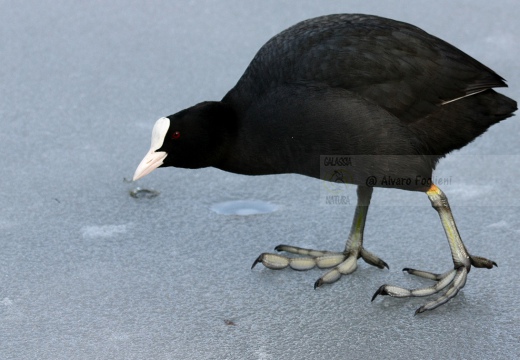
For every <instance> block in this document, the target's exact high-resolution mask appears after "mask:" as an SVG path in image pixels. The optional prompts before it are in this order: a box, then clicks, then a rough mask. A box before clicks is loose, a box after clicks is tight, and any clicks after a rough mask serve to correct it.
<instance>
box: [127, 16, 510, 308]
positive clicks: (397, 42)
mask: <svg viewBox="0 0 520 360" xmlns="http://www.w3.org/2000/svg"><path fill="white" fill-rule="evenodd" d="M505 86H507V85H506V83H505V82H504V79H502V78H501V77H500V76H499V75H497V74H496V73H495V72H494V71H493V70H491V69H489V68H488V67H486V66H485V65H483V64H481V63H480V62H478V61H477V60H475V59H473V58H471V57H470V56H468V55H467V54H465V53H464V52H462V51H460V50H458V49H457V48H455V47H453V46H452V45H450V44H448V43H446V42H444V41H443V40H441V39H439V38H436V37H434V36H432V35H430V34H428V33H426V32H424V31H423V30H421V29H419V28H417V27H415V26H412V25H410V24H406V23H403V22H398V21H394V20H390V19H385V18H381V17H377V16H370V15H361V14H338V15H328V16H322V17H318V18H314V19H310V20H306V21H303V22H300V23H298V24H296V25H294V26H292V27H290V28H288V29H287V30H285V31H283V32H281V33H280V34H278V35H276V36H274V37H273V38H272V39H271V40H269V41H268V42H267V43H266V44H265V45H264V46H263V47H262V48H261V49H260V50H259V51H258V53H257V54H256V55H255V57H254V59H253V60H252V61H251V63H250V65H249V66H248V68H247V69H246V71H245V73H244V74H243V76H242V77H241V78H240V80H239V81H238V83H237V84H236V85H235V87H234V88H233V89H231V90H230V91H229V92H228V93H227V94H226V95H225V96H224V98H223V99H222V100H221V101H213V102H204V103H200V104H197V105H195V106H193V107H191V108H188V109H185V110H183V111H181V112H178V113H176V114H174V115H171V116H168V117H167V118H166V119H164V120H160V121H162V122H161V126H158V125H156V127H157V129H158V130H156V129H155V128H154V134H155V133H157V134H160V136H159V135H157V136H156V137H160V138H161V139H162V140H163V142H162V143H158V142H157V141H158V140H157V141H156V146H155V147H154V140H152V149H151V150H150V154H165V155H161V156H160V163H158V162H159V161H157V162H155V163H154V166H153V168H155V167H158V166H162V167H166V166H176V167H185V168H200V167H207V166H213V167H216V168H219V169H222V170H226V171H230V172H234V173H238V174H246V175H263V174H280V173H297V174H302V175H307V176H311V177H315V178H320V177H322V173H321V170H320V169H321V168H320V165H321V161H322V158H323V156H325V155H333V156H335V155H337V156H341V155H348V156H354V157H355V164H354V166H353V167H352V168H351V169H349V172H350V175H351V176H350V177H349V182H351V183H354V184H356V185H359V189H358V195H359V200H358V210H359V211H358V210H357V211H356V215H355V219H354V220H355V221H354V224H353V229H352V230H351V235H350V237H349V242H348V243H347V247H346V249H345V251H344V252H342V253H328V252H319V253H318V252H317V253H313V254H314V255H312V254H310V255H311V257H310V258H311V259H313V260H312V261H311V260H309V262H308V263H306V266H307V268H308V267H309V266H310V265H313V266H314V265H316V264H318V266H319V261H320V259H321V258H322V257H327V256H330V257H332V256H336V255H337V254H340V255H337V256H339V257H341V256H343V260H342V262H341V263H340V264H339V265H338V264H336V265H334V266H335V267H334V269H333V270H332V271H331V272H333V271H335V269H336V268H338V269H339V270H338V271H339V273H341V274H345V273H349V272H348V271H347V272H344V271H342V269H341V266H342V265H341V264H343V263H345V262H348V261H349V260H348V259H349V257H356V259H357V258H359V257H362V258H363V259H364V260H366V261H367V262H369V263H371V264H373V265H376V266H379V267H383V266H384V265H386V263H384V262H383V261H382V260H380V259H379V258H377V257H376V256H375V255H373V254H370V253H368V252H366V251H365V250H364V248H363V247H362V235H363V227H364V220H365V217H366V210H367V209H368V204H369V202H370V196H371V194H372V190H371V189H367V188H366V186H365V185H366V179H367V178H368V177H372V176H373V177H375V178H376V179H378V180H380V179H382V178H383V177H387V178H388V177H390V178H392V177H393V178H410V179H416V178H417V177H421V178H426V179H431V177H432V171H433V170H434V168H435V165H436V164H437V162H438V160H439V159H440V158H442V157H443V156H445V155H446V154H447V153H449V152H451V151H453V150H456V149H459V148H461V147H463V146H465V145H466V144H468V143H469V142H471V141H472V140H474V139H475V138H476V137H477V136H479V135H481V134H482V133H484V132H485V131H486V130H487V129H488V128H489V127H490V126H492V125H493V124H495V123H497V122H499V121H501V120H503V119H506V118H507V117H510V116H512V114H513V112H514V111H515V110H516V102H515V101H513V100H512V99H509V98H508V97H506V96H504V95H501V94H499V93H497V92H495V91H494V90H493V88H498V87H505ZM158 123H159V121H158ZM159 128H160V129H159ZM150 156H152V155H150ZM145 160H146V158H145ZM145 160H143V163H144V162H145ZM143 163H141V165H140V167H139V168H138V170H137V171H136V176H135V178H136V179H137V178H139V177H142V176H144V175H145V174H147V173H148V172H150V171H151V170H150V168H151V165H146V164H144V165H143ZM149 164H150V162H149ZM147 166H148V167H147ZM145 168H146V170H143V169H145ZM153 168H152V170H153ZM325 180H327V179H325ZM372 185H373V186H374V185H375V186H376V187H377V186H384V187H395V188H400V189H406V190H415V191H424V192H426V193H427V194H428V196H429V197H430V200H431V201H432V205H434V207H435V208H436V209H437V211H439V215H440V216H441V220H443V225H444V226H445V229H446V226H447V225H446V224H445V222H446V221H448V222H450V221H452V220H450V219H452V217H451V212H450V211H448V212H446V211H445V210H443V209H441V208H440V207H439V205H438V204H440V203H439V201H437V200H438V197H440V198H441V199H442V201H445V203H446V205H447V199H446V198H445V196H444V194H443V193H442V192H441V191H440V189H438V188H437V187H435V185H434V184H432V183H430V182H427V183H424V182H420V183H416V182H412V183H411V184H403V183H399V184H395V183H391V184H388V183H383V182H381V181H379V182H377V183H376V184H372ZM436 204H437V205H436ZM448 210H449V207H448ZM356 221H357V223H356ZM360 221H361V222H362V226H360V225H359V224H360ZM452 222H453V229H451V230H450V231H452V232H455V233H456V234H455V235H450V234H448V230H447V234H448V240H449V241H450V246H452V254H453V252H454V251H455V252H456V250H454V249H455V248H456V247H457V246H458V247H459V248H461V249H462V248H463V250H464V251H462V250H460V253H456V254H455V255H453V256H454V263H455V266H454V270H453V274H455V275H453V276H455V280H456V279H458V278H457V276H462V275H460V274H461V273H460V271H459V270H460V269H462V267H464V268H466V273H467V272H469V269H470V267H471V265H473V266H477V267H490V266H492V264H493V262H490V261H488V262H485V261H484V260H485V259H483V260H482V262H479V261H477V260H474V259H476V258H477V257H472V256H471V255H469V253H467V251H466V250H465V247H464V245H462V241H461V240H460V238H457V237H458V232H457V230H456V227H455V225H454V224H455V223H454V221H452ZM355 224H358V225H357V226H354V225H355ZM450 236H452V237H451V238H450ZM351 239H355V240H351ZM359 239H361V240H360V241H359ZM349 243H350V245H349ZM354 243H355V244H354ZM453 244H455V245H456V246H454V245H453ZM279 249H281V250H285V251H289V252H293V253H297V254H303V255H306V254H307V253H306V252H305V251H304V250H306V249H300V248H294V247H287V246H282V247H279ZM295 249H296V250H295ZM364 251H365V253H363V252H364ZM332 254H336V255H332ZM317 258H320V259H318V260H316V259H317ZM455 258H457V259H458V260H460V261H458V260H456V259H455ZM466 258H467V259H466ZM465 259H466V260H467V261H466V260H465ZM479 259H481V258H479ZM470 260H471V261H470ZM305 261H306V260H302V263H304V262H305ZM257 262H262V263H263V264H264V265H266V266H268V267H270V268H281V267H285V266H288V265H290V266H291V267H293V268H297V265H295V264H296V260H292V259H289V258H285V257H283V256H280V255H274V254H262V255H261V256H260V257H259V258H258V259H257ZM286 262H287V264H285V263H286ZM255 264H256V262H255ZM284 265H285V266H284ZM479 265H482V266H479ZM354 269H355V268H354ZM349 271H350V270H349ZM352 271H353V270H352ZM350 272H351V271H350ZM411 272H412V273H415V274H416V275H419V276H423V277H428V276H429V275H424V274H425V273H424V272H419V271H415V270H413V271H411ZM428 274H429V273H428ZM339 276H340V275H338V276H337V277H338V278H339ZM449 276H451V275H449ZM326 277H327V275H326V276H324V277H322V278H320V280H318V285H321V284H322V283H326V282H332V281H335V280H337V278H334V279H332V281H328V280H327V281H326ZM429 278H432V277H429ZM323 279H325V280H323ZM321 280H323V281H321ZM329 280H330V279H329ZM437 280H439V279H437ZM455 280H453V281H452V284H451V285H450V286H451V287H454V288H455V289H456V291H454V292H455V294H456V292H457V291H458V290H459V289H460V288H461V287H462V286H464V284H462V286H460V283H459V284H458V285H453V283H454V282H456V281H455ZM320 281H321V282H320ZM441 282H442V281H441ZM464 282H465V277H464ZM457 286H458V288H457ZM385 289H386V290H385ZM385 289H383V290H381V289H380V291H379V294H390V295H394V296H419V295H417V294H418V292H417V291H416V292H415V293H414V291H415V290H414V291H410V293H409V294H408V293H406V295H404V293H403V292H401V293H399V291H398V290H395V289H401V288H397V287H389V288H385ZM388 289H390V290H388ZM440 290H441V289H436V291H435V292H438V291H440ZM450 296H451V295H450ZM450 296H448V295H445V296H444V297H441V299H443V300H444V298H447V300H449V298H451V297H452V296H451V297H450ZM453 296H454V295H453ZM447 300H446V301H447ZM430 304H431V303H430ZM430 304H428V305H426V307H425V308H424V309H422V310H421V311H424V310H428V309H429V308H433V307H435V306H438V304H436V305H435V306H433V307H431V306H429V305H430Z"/></svg>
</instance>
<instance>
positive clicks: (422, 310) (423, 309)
mask: <svg viewBox="0 0 520 360" xmlns="http://www.w3.org/2000/svg"><path fill="white" fill-rule="evenodd" d="M425 311H426V309H425V308H424V306H421V307H420V308H418V309H417V310H415V313H414V314H413V316H415V315H417V314H420V313H423V312H425Z"/></svg>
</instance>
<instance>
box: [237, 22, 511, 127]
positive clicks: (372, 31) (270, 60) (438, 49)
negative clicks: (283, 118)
mask: <svg viewBox="0 0 520 360" xmlns="http://www.w3.org/2000/svg"><path fill="white" fill-rule="evenodd" d="M287 83H289V84H315V83H318V84H323V85H327V86H330V87H334V88H343V89H347V90H350V91H353V92H355V93H357V94H359V95H361V96H362V97H364V98H366V99H369V100H370V101H372V102H374V103H376V104H378V105H379V106H381V107H383V108H384V109H386V110H388V111H389V112H390V113H392V114H393V115H395V116H397V117H398V118H399V119H400V120H401V121H403V122H413V121H416V120H418V119H420V118H422V117H424V116H425V115H427V114H428V113H430V112H431V111H432V110H433V109H434V107H435V106H438V105H440V104H442V103H444V102H448V101H451V100H453V99H457V98H460V97H462V96H465V95H468V94H471V93H475V92H478V91H482V90H484V89H488V88H493V87H504V86H507V85H506V84H505V83H504V81H503V79H502V78H501V77H500V76H499V75H497V74H496V73H495V72H494V71H492V70H491V69H489V68H488V67H486V66H484V65H483V64H481V63H480V62H478V61H476V60H475V59H473V58H472V57H470V56H468V55H467V54H465V53H463V52H462V51H460V50H458V49H457V48H455V47H453V46H452V45H450V44H448V43H446V42H445V41H443V40H441V39H439V38H436V37H434V36H432V35H429V34H428V33H426V32H424V31H423V30H421V29H419V28H417V27H415V26H413V25H410V24H407V23H403V22H398V21H395V20H390V19H386V18H381V17H377V16H371V15H360V14H336V15H327V16H322V17H318V18H314V19H309V20H306V21H302V22H300V23H298V24H296V25H294V26H292V27H290V28H288V29H287V30H285V31H283V32H281V33H280V34H278V35H276V36H275V37H273V38H272V39H271V40H269V41H268V42H267V43H266V44H265V45H264V46H263V47H262V48H261V49H260V50H259V51H258V53H257V54H256V56H255V57H254V59H253V60H252V61H251V64H250V65H249V67H248V68H247V70H246V71H245V73H244V75H243V76H242V77H241V79H240V80H239V82H238V83H237V85H236V87H235V88H234V89H233V90H231V92H230V93H229V94H228V96H227V98H233V99H234V101H236V102H237V103H238V105H239V106H241V107H244V108H247V106H249V104H250V102H252V101H254V100H255V99H257V98H258V97H261V96H263V95H264V94H266V93H267V92H269V91H271V90H272V89H273V88H275V87H277V86H280V85H281V84H287Z"/></svg>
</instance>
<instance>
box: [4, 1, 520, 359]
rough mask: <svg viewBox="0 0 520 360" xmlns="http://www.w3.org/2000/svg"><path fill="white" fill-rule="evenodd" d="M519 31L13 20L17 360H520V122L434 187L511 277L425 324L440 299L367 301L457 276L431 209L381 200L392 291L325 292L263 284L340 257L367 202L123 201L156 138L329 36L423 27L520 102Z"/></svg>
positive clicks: (189, 192) (242, 191)
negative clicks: (165, 121) (278, 58)
mask: <svg viewBox="0 0 520 360" xmlns="http://www.w3.org/2000/svg"><path fill="white" fill-rule="evenodd" d="M519 10H520V4H519V3H518V1H514V0H504V1H494V2H490V1H487V0H475V1H457V2H454V1H448V0H442V1H435V2H432V1H413V2H412V1H407V2H403V1H393V0H392V1H384V2H374V1H348V2H347V1H302V0H288V1H283V2H282V1H276V0H264V1H255V2H246V1H240V0H223V1H209V0H207V1H206V0H204V1H154V2H153V3H152V2H142V3H138V2H132V3H131V4H130V3H129V2H126V1H110V2H89V1H83V2H79V1H76V2H64V1H2V2H0V34H1V39H2V41H0V64H1V69H0V98H1V99H2V101H1V105H0V118H1V121H0V151H1V155H2V156H1V160H0V164H1V170H2V181H1V185H2V186H0V198H1V199H2V204H3V205H2V206H1V207H0V234H1V235H0V248H1V255H0V359H344V358H348V359H362V358H380V359H383V358H394V359H419V358H421V359H435V358H445V359H469V358H478V359H513V358H519V357H520V315H519V312H518V307H519V300H518V299H519V298H520V290H519V286H518V284H519V283H520V271H519V270H518V269H519V259H520V246H519V245H518V244H519V238H520V211H519V210H520V207H519V204H518V194H519V193H520V185H519V184H520V182H519V179H520V170H519V169H520V150H519V149H520V147H519V146H518V145H519V140H518V135H519V133H520V123H519V119H518V117H514V118H511V119H508V120H506V121H504V122H503V123H501V124H498V125H496V126H494V127H493V128H491V129H490V130H489V131H488V132H487V133H486V134H485V135H484V136H483V137H481V138H479V139H477V140H476V141H475V142H473V143H472V144H470V145H469V146H467V147H466V148H464V149H463V150H461V151H458V152H457V153H455V154H452V155H450V156H448V157H447V158H446V159H444V160H442V161H441V163H440V165H439V166H438V169H437V171H436V173H435V174H436V176H438V177H439V178H440V179H442V180H441V181H443V182H444V183H445V185H444V186H442V189H443V190H444V192H445V193H446V194H447V196H448V198H449V200H450V203H451V207H452V210H453V212H454V216H455V219H456V220H457V224H458V227H459V230H460V232H461V235H462V238H463V239H464V241H465V243H466V245H467V246H468V248H469V250H470V252H472V253H473V254H476V255H481V256H485V257H488V258H490V259H493V260H494V261H496V262H497V263H498V265H499V267H498V268H494V269H493V270H481V269H474V270H473V271H472V272H471V273H470V274H469V278H468V283H467V284H466V287H465V288H464V289H463V290H462V291H461V293H460V294H459V295H458V296H457V297H456V298H455V299H454V300H452V301H451V302H449V303H448V304H447V305H445V306H442V307H441V308H439V309H436V310H435V311H432V312H428V313H424V314H421V315H418V316H415V317H414V316H413V313H414V311H415V309H416V308H418V307H419V306H420V305H421V304H423V303H424V302H425V299H407V300H403V299H393V298H388V297H385V298H378V299H376V300H375V301H374V302H372V303H371V302H370V298H371V296H372V294H373V293H374V291H375V290H376V289H377V288H378V287H379V286H380V285H382V284H384V283H394V284H399V285H403V286H409V287H414V286H421V285H426V284H427V283H428V282H427V281H426V280H421V279H417V278H414V277H412V276H407V275H406V274H403V273H402V272H401V269H402V268H404V267H413V268H419V269H429V270H432V271H438V272H441V271H444V270H447V269H448V268H449V267H451V266H452V263H451V258H450V254H449V248H448V244H447V241H446V239H445V235H444V233H443V230H442V227H441V224H440V222H439V219H438V215H437V213H436V212H435V211H434V210H433V209H432V208H431V205H430V202H429V201H428V199H427V197H426V196H425V195H424V194H420V193H411V192H404V191H398V190H383V189H376V190H375V191H374V196H373V200H372V204H373V206H372V207H371V208H370V212H369V215H368V220H367V226H366V231H365V245H366V247H367V248H368V249H369V250H370V251H372V252H374V253H375V254H378V255H379V256H381V257H382V258H383V259H384V260H385V261H386V262H387V263H388V264H389V265H390V270H379V269H376V268H374V267H371V266H369V265H367V264H365V263H362V262H361V263H360V266H359V268H358V270H357V271H356V272H355V273H354V274H352V275H350V276H349V277H345V278H343V279H341V280H340V281H339V282H337V283H335V284H333V285H331V286H324V287H322V288H319V289H317V290H313V284H314V281H315V280H316V279H317V278H318V277H319V276H320V275H321V274H322V273H323V271H322V270H318V269H315V270H310V271H307V272H296V271H291V270H281V271H272V270H268V269H265V268H264V267H263V266H257V267H255V268H254V269H253V270H251V269H250V267H251V264H252V263H253V261H254V260H255V258H256V257H257V256H258V255H259V254H260V253H262V252H266V251H272V250H273V248H274V246H276V245H278V244H293V245H298V246H302V247H310V248H323V249H328V250H342V249H343V247H344V243H345V240H346V238H347V236H348V232H349V227H350V224H351V220H352V216H353V214H354V205H355V199H356V198H355V196H356V192H355V189H354V187H350V188H349V189H347V192H346V199H347V200H352V201H347V202H346V203H344V204H343V205H329V206H326V205H323V204H320V194H321V193H322V191H324V185H323V183H321V182H320V181H317V180H314V179H310V178H305V177H303V176H297V175H280V176H265V177H247V176H240V175H235V174H230V173H225V172H222V171H219V170H216V169H202V170H183V169H173V168H170V169H160V170H157V171H155V172H154V173H153V174H151V175H148V176H147V177H145V178H143V179H142V180H139V181H138V182H137V183H129V182H127V181H125V179H130V178H131V176H132V174H133V172H134V170H135V168H136V166H137V165H138V163H139V161H140V160H141V158H142V156H143V155H144V154H145V153H146V151H147V150H148V148H149V141H150V134H151V129H152V126H153V124H154V123H155V120H156V119H158V118H159V117H161V116H165V115H169V114H172V113H175V112H177V111H179V110H180V109H183V108H185V107H188V106H191V105H193V104H195V103H198V102H200V101H203V100H219V99H220V98H222V96H223V95H224V94H225V93H226V92H227V91H228V90H229V89H230V88H231V87H232V86H233V85H234V84H235V83H236V81H237V80H238V79H239V77H240V75H241V74H242V73H243V71H244V70H245V68H246V66H247V65H248V63H249V61H250V60H251V59H252V57H253V56H254V54H255V53H256V51H257V50H258V49H259V48H260V46H261V45H263V43H265V42H266V41H267V40H268V39H269V38H270V37H271V36H273V35H275V34H276V33H278V32H280V31H281V30H283V29H285V28H287V27H288V26H290V25H293V24H295V23H296V22H298V21H300V20H303V19H306V18H310V17H314V16H318V15H323V14H330V13H339V12H350V13H355V12H358V13H372V14H376V15H381V16H386V17H390V18H394V19H399V20H403V21H407V22H410V23H413V24H415V25H418V26H420V27H421V28H423V29H425V30H426V31H428V32H430V33H432V34H434V35H436V36H439V37H440V38H443V39H445V40H447V41H449V42H450V43H452V44H454V45H456V46H457V47H459V48H461V49H462V50H464V51H465V52H467V53H469V54H470V55H472V56H474V57H475V58H477V59H478V60H480V61H481V62H483V63H484V64H486V65H488V66H489V67H491V68H492V69H494V70H495V71H496V72H498V73H499V74H500V75H501V76H503V77H504V78H506V79H507V81H508V83H509V85H510V87H509V88H507V89H500V90H499V91H500V92H502V93H504V94H506V95H508V96H510V97H512V98H514V99H516V100H518V99H520V67H519V65H518V64H519V63H518V59H519V58H520V47H519V46H518V39H519V38H520V28H519V27H520V22H519V21H518V16H517V14H518V12H519ZM137 187H140V188H141V191H136V188H137ZM148 190H150V191H152V192H147V191H148ZM132 191H133V192H134V194H133V195H132ZM143 191H144V192H143ZM250 200H256V201H258V202H248V203H244V201H250ZM228 214H231V215H232V216H228ZM236 215H248V216H236Z"/></svg>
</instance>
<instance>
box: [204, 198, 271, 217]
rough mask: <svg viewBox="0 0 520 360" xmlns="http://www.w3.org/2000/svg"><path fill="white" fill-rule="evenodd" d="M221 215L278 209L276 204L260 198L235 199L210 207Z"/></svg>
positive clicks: (260, 212)
mask: <svg viewBox="0 0 520 360" xmlns="http://www.w3.org/2000/svg"><path fill="white" fill-rule="evenodd" d="M210 209H211V210H212V211H214V212H216V213H217V214H221V215H241V216H247V215H256V214H267V213H270V212H273V211H276V210H278V205H276V204H272V203H270V202H267V201H261V200H235V201H224V202H221V203H218V204H214V205H212V206H211V208H210Z"/></svg>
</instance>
